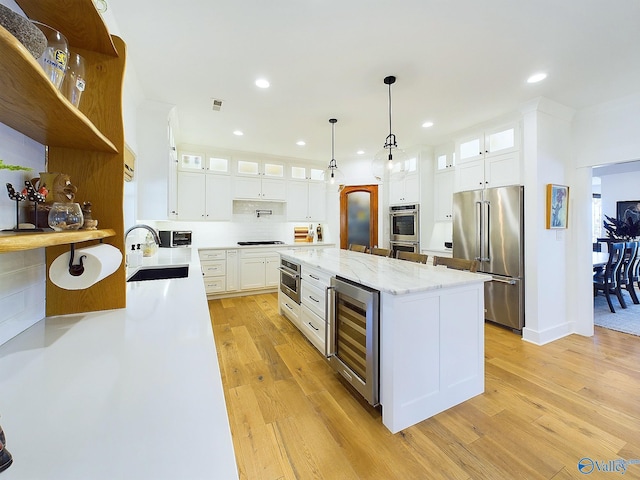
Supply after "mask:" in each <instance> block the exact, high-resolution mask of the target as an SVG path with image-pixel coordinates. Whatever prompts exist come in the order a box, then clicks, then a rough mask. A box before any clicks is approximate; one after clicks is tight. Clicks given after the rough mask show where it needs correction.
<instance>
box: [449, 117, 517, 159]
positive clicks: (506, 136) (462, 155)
mask: <svg viewBox="0 0 640 480" xmlns="http://www.w3.org/2000/svg"><path fill="white" fill-rule="evenodd" d="M519 148H520V142H519V129H518V127H517V125H515V124H513V125H508V126H501V127H496V128H494V129H490V130H487V131H485V132H481V133H477V134H475V135H470V136H468V137H465V138H461V139H460V140H458V142H457V148H456V151H457V154H458V158H459V162H460V163H464V162H470V161H472V160H477V159H479V158H484V157H487V156H490V155H496V154H503V153H509V152H513V151H516V150H519Z"/></svg>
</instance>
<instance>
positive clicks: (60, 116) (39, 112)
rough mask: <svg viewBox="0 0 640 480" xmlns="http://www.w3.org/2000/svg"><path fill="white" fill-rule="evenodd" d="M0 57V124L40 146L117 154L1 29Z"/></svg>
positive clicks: (29, 56)
mask: <svg viewBox="0 0 640 480" xmlns="http://www.w3.org/2000/svg"><path fill="white" fill-rule="evenodd" d="M0 57H1V58H2V62H0V105H2V108H0V122H2V123H4V124H5V125H8V126H10V127H11V128H13V129H15V130H17V131H19V132H21V133H24V134H25V135H26V136H28V137H29V138H32V139H34V140H35V141H37V142H38V143H42V144H44V145H49V146H57V147H68V148H77V149H81V150H94V151H100V152H108V153H117V152H118V149H117V148H116V147H115V145H114V144H113V142H111V140H109V139H108V138H107V137H106V136H105V135H104V134H103V133H102V132H101V131H100V130H98V128H97V127H96V126H95V125H94V124H93V123H92V122H91V121H90V120H89V119H88V118H87V117H86V116H85V115H84V114H83V113H82V112H81V111H80V110H78V109H77V108H75V107H74V106H73V105H72V104H71V103H70V102H69V101H68V100H67V99H66V98H65V97H64V96H63V95H62V94H61V93H60V92H59V91H58V90H57V89H56V88H55V86H54V85H53V84H52V83H51V82H50V81H49V80H48V79H47V77H46V76H45V74H44V72H43V70H42V68H41V67H40V65H39V64H38V62H36V60H35V59H34V58H33V56H32V55H31V54H30V53H29V51H28V50H27V49H26V48H25V47H24V46H23V45H22V44H21V43H20V42H19V41H18V40H17V39H16V38H15V37H14V36H13V35H11V34H10V33H9V32H8V31H7V30H5V29H4V28H2V27H0ZM16 72H20V75H16ZM88 88H91V85H90V86H89V87H88Z"/></svg>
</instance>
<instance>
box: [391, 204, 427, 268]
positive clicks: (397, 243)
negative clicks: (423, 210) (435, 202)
mask: <svg viewBox="0 0 640 480" xmlns="http://www.w3.org/2000/svg"><path fill="white" fill-rule="evenodd" d="M389 224H390V226H389V230H390V238H389V247H390V248H391V250H392V254H393V256H394V257H395V255H396V252H398V251H404V252H420V206H419V205H418V204H415V203H414V204H410V205H392V206H391V207H389Z"/></svg>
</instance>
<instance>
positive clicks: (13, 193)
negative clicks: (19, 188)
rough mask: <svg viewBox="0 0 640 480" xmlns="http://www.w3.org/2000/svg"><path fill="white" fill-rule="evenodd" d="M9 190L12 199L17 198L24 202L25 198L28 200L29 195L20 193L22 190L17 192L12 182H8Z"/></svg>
mask: <svg viewBox="0 0 640 480" xmlns="http://www.w3.org/2000/svg"><path fill="white" fill-rule="evenodd" d="M7 190H8V191H9V198H10V199H11V200H16V201H18V202H22V201H23V200H26V198H27V196H26V195H24V194H22V193H20V192H16V191H15V190H14V188H13V185H11V184H10V183H7Z"/></svg>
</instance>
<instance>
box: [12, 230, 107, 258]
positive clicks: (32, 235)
mask: <svg viewBox="0 0 640 480" xmlns="http://www.w3.org/2000/svg"><path fill="white" fill-rule="evenodd" d="M115 234H116V232H115V230H112V229H110V228H106V229H102V230H74V231H69V232H28V231H27V232H24V233H23V232H0V253H7V252H18V251H21V250H32V249H34V248H42V247H52V246H54V245H68V244H70V243H79V242H87V241H89V240H99V239H101V238H107V237H114V236H115Z"/></svg>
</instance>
